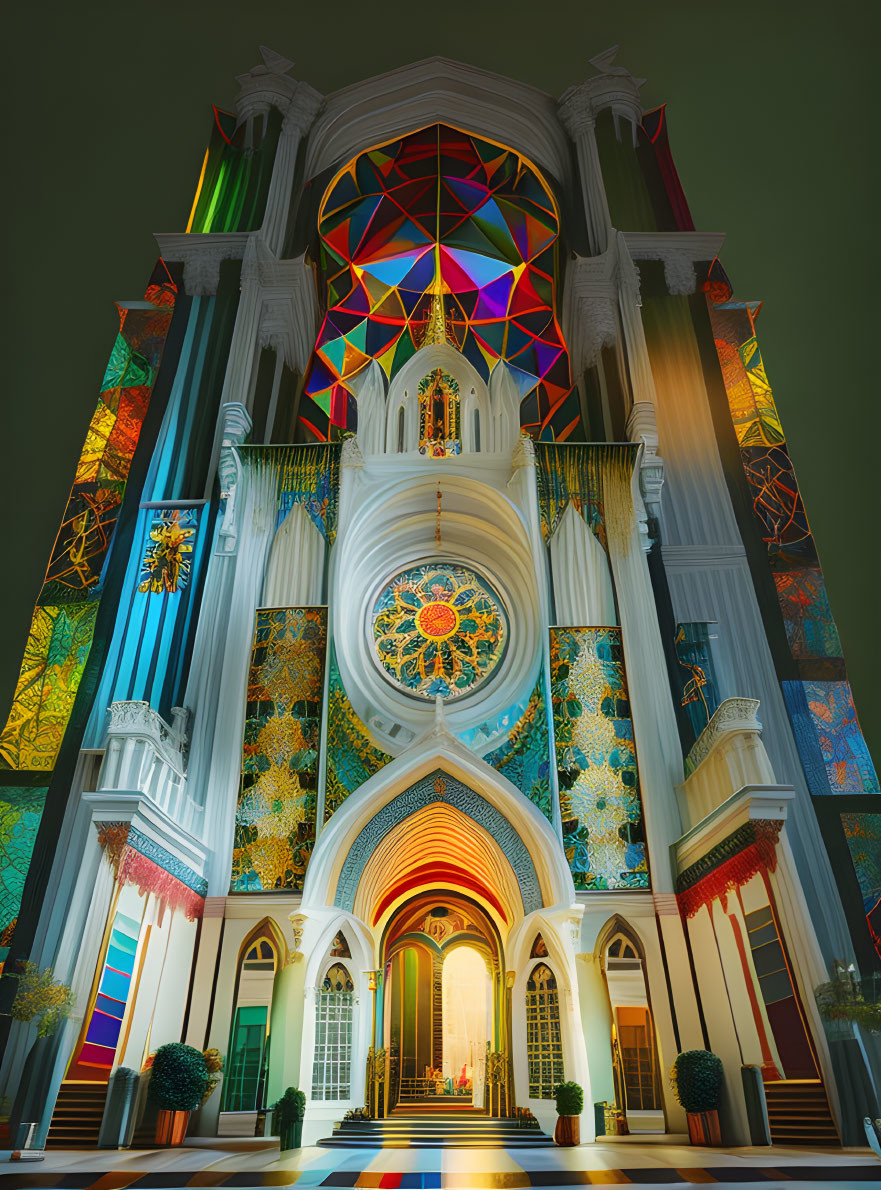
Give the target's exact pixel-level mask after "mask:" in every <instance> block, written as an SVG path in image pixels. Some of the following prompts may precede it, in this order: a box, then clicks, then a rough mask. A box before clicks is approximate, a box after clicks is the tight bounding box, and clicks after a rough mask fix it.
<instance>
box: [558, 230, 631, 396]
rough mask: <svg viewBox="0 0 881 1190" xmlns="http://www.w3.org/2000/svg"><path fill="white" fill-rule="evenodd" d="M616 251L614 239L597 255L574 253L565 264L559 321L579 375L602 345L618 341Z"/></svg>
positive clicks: (575, 371)
mask: <svg viewBox="0 0 881 1190" xmlns="http://www.w3.org/2000/svg"><path fill="white" fill-rule="evenodd" d="M617 307H618V254H617V251H616V244H615V242H614V239H613V241H612V243H611V244H610V246H609V247H608V248H607V249H606V251H605V252H603V254H602V255H601V256H575V257H573V259H572V260H570V261H568V263H567V265H566V275H565V280H564V287H563V323H564V327H565V330H566V342H567V344H568V346H569V355H570V358H571V360H572V372H573V375H575V376H580V375H581V374H582V373H583V372H585V371H586V370H587V369H588V368H590V367H592V366H593V365H594V364H595V363H596V361H597V359H598V358H599V355H600V352H601V351H602V350H603V348H604V347H614V345H615V344H616V343H617V341H618V313H617Z"/></svg>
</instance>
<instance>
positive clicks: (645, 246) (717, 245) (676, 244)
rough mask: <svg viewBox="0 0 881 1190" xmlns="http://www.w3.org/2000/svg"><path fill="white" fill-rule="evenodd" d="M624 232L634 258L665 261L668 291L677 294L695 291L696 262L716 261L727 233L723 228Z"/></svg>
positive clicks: (636, 259)
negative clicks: (716, 229)
mask: <svg viewBox="0 0 881 1190" xmlns="http://www.w3.org/2000/svg"><path fill="white" fill-rule="evenodd" d="M621 234H622V235H623V236H624V239H625V241H626V243H627V249H628V251H629V252H630V255H631V258H632V259H633V260H635V261H639V260H660V261H663V264H664V280H665V281H666V283H667V290H668V292H669V293H671V294H677V295H678V294H689V293H694V291H695V289H696V287H697V274H696V272H695V267H694V266H695V264H696V263H697V262H698V261H707V260H715V259H716V257H717V256H718V255H719V253H720V252H721V251H722V245H723V243H724V242H725V233H724V232H721V231H625V232H622V233H621Z"/></svg>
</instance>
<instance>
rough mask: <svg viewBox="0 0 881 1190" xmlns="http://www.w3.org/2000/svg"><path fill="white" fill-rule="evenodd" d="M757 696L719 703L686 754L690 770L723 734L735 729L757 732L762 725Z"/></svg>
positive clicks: (730, 699) (705, 755) (694, 767)
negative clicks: (758, 713) (758, 712)
mask: <svg viewBox="0 0 881 1190" xmlns="http://www.w3.org/2000/svg"><path fill="white" fill-rule="evenodd" d="M758 709H759V700H758V699H757V698H726V699H725V700H724V702H721V703H719V705H718V707H716V710H715V711H714V712H713V717H712V718H711V719H710V721H709V723H708V724H707V725H706V727H705V728H704V729H703V731H702V732H701V733H700V735H699V736H698V738H697V741H696V743H695V745H694V747H693V748H692V749H691V751H690V752H689V754H688V765H689V767H690V768H691V770H692V771H694V769H696V768H697V766H698V765H699V764H700V763H701V762H702V761H704V760H706V758H707V757H708V756H709V754H710V752H711V751H712V750H713V748H715V746H716V744H718V743H719V741H720V740H721V739H722V737H723V736H725V735H728V734H730V733H731V732H735V731H746V732H750V733H759V732H761V730H762V725H761V723H760V722H759V719H758V715H757V714H756V712H757V711H758Z"/></svg>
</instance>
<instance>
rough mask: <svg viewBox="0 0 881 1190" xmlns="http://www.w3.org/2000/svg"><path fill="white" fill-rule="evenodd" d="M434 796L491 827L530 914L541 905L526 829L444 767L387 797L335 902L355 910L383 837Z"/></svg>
mask: <svg viewBox="0 0 881 1190" xmlns="http://www.w3.org/2000/svg"><path fill="white" fill-rule="evenodd" d="M434 802H445V803H446V804H447V805H450V806H452V807H453V808H454V809H455V810H458V811H459V812H460V813H462V814H464V815H465V816H466V817H468V818H470V819H471V820H472V821H473V822H476V823H477V825H478V826H480V827H482V828H483V829H484V830H485V831H487V833H488V834H490V835H491V836H492V837H493V839H494V840H495V841H496V843H497V844H498V845H499V847H500V848H501V850H502V853H503V854H504V855H505V856H506V858H507V860H508V862H509V863H510V865H511V868H512V869H513V872H514V875H515V877H516V880H517V883H518V885H519V886H520V895H521V898H522V901H523V912H524V914H527V913H532V912H534V911H535V910H538V909H541V907H542V895H541V887H540V885H539V881H538V875H537V873H536V870H535V865H534V864H533V862H532V857H531V856H530V854H529V851H528V850H527V848H526V844H525V843H524V842H523V840H522V839H521V838H520V835H519V834H518V833H517V831H516V830H515V829H514V827H513V826H512V825H511V823H510V822H509V821H508V819H507V818H506V817H505V816H504V815H503V814H502V813H501V811H500V810H497V809H496V807H495V806H493V805H492V804H491V803H490V802H488V801H486V799H485V798H483V797H481V795H480V794H479V793H476V792H475V791H474V790H473V789H469V788H468V786H467V785H464V784H463V783H462V782H461V781H459V780H457V779H456V778H455V777H453V776H451V775H450V774H449V773H445V772H444V771H443V770H442V769H435V770H434V772H432V773H429V774H428V775H427V776H425V777H423V778H422V780H421V781H418V782H417V783H416V784H415V785H411V786H410V788H409V789H406V790H404V792H403V793H400V794H398V796H397V797H395V798H393V799H392V801H390V802H388V803H386V805H385V806H383V807H382V809H381V810H380V811H379V812H378V813H377V814H375V815H374V816H373V818H371V820H370V821H369V822H368V823H367V825H366V826H365V827H364V828H363V829H362V830H361V832H360V833H359V835H358V837H357V838H356V839H355V841H354V842H353V843H352V845H351V847H350V848H349V851H348V854H347V855H346V858H345V860H344V862H343V866H342V869H341V871H340V874H339V879H338V881H337V887H336V895H335V897H334V904H335V905H336V906H337V907H338V908H340V909H346V910H348V911H349V912H352V911H353V909H354V904H355V895H356V893H357V891H358V883H359V881H360V879H361V875H362V873H363V871H364V868H365V867H366V865H367V861H368V860H369V858H370V856H371V855H372V854H373V852H374V851H375V849H376V847H377V846H378V845H379V843H380V842H381V840H382V839H384V838H385V836H386V835H387V834H388V833H389V832H390V831H392V830H394V828H395V827H396V826H399V825H400V824H401V823H402V822H404V821H405V820H406V819H407V818H409V817H410V816H411V815H412V814H415V813H417V812H418V811H419V810H422V809H424V808H425V807H426V806H429V805H431V804H432V803H434Z"/></svg>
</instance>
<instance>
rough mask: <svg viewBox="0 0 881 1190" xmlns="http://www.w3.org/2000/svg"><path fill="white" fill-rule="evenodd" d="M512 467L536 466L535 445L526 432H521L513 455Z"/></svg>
mask: <svg viewBox="0 0 881 1190" xmlns="http://www.w3.org/2000/svg"><path fill="white" fill-rule="evenodd" d="M511 466H512V467H534V466H535V443H534V442H533V440H532V438H531V437H530V435H529V434H527V433H526V431H525V430H521V431H520V434H519V436H518V438H517V445H516V446H515V447H514V452H513V454H512V455H511Z"/></svg>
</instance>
